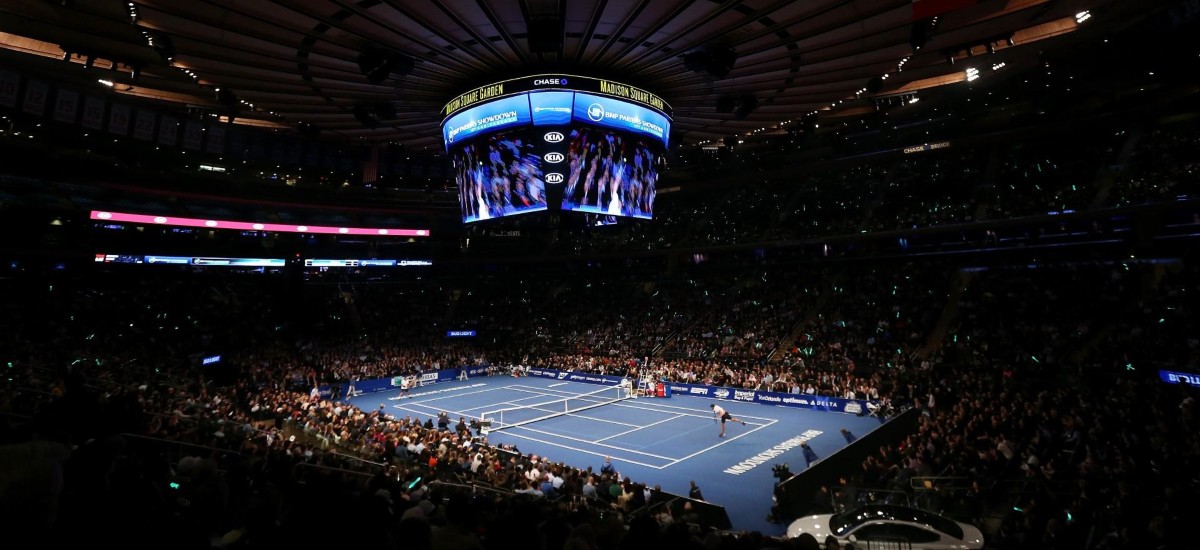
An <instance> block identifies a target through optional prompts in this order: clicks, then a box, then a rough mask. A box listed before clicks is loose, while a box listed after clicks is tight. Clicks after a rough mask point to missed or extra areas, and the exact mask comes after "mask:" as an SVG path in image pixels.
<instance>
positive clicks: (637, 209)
mask: <svg viewBox="0 0 1200 550" xmlns="http://www.w3.org/2000/svg"><path fill="white" fill-rule="evenodd" d="M669 109H670V107H669V106H668V105H667V104H666V102H665V101H663V100H662V99H661V98H659V97H658V96H656V95H654V94H652V93H650V92H648V91H646V90H643V89H640V88H636V87H633V86H629V85H626V84H621V83H616V82H611V81H607V80H602V79H593V78H586V77H576V76H570V75H534V76H530V77H522V78H517V79H510V80H506V81H503V82H498V83H495V84H491V85H487V86H482V87H479V88H476V89H474V90H470V91H468V92H466V93H464V94H461V95H460V96H458V97H456V98H454V99H453V100H451V101H450V102H449V103H447V104H446V107H445V108H444V110H443V112H444V114H445V116H446V118H445V119H444V123H443V128H442V132H443V138H444V139H445V147H446V151H447V152H448V153H449V156H450V159H451V162H452V164H453V167H454V171H455V180H456V183H457V184H458V190H459V205H460V208H461V212H462V219H463V221H464V223H471V222H477V221H481V220H487V219H495V218H501V217H505V216H511V215H514V214H522V213H526V212H537V211H542V210H548V209H549V208H548V206H549V203H551V202H553V203H554V204H555V205H556V206H557V205H558V204H561V205H562V206H561V207H562V209H563V210H567V211H578V212H583V213H587V214H593V215H599V216H604V217H606V219H611V218H609V217H611V216H628V217H635V218H644V219H648V218H650V217H651V215H652V212H653V205H654V199H655V185H656V184H657V179H658V171H659V169H660V168H661V166H662V164H663V162H662V161H663V157H662V156H663V153H664V152H665V151H666V148H667V145H668V143H667V141H668V136H669V135H670V131H671V128H670V124H671V120H670V116H669V115H668V113H669ZM547 191H549V196H548V195H547ZM560 194H561V195H562V196H560Z"/></svg>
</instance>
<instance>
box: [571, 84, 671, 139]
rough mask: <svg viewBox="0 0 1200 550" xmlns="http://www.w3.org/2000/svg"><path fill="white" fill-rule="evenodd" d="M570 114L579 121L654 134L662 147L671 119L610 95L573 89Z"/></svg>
mask: <svg viewBox="0 0 1200 550" xmlns="http://www.w3.org/2000/svg"><path fill="white" fill-rule="evenodd" d="M572 114H573V118H574V119H575V120H577V121H579V122H583V123H591V124H599V125H601V126H608V127H609V128H615V129H617V130H624V131H627V132H634V133H638V134H645V135H649V136H653V137H654V138H656V139H658V140H659V141H662V143H663V146H664V147H665V146H667V136H668V135H669V134H670V132H671V123H670V122H669V121H667V117H666V116H664V115H662V114H660V113H657V112H655V111H652V110H650V109H647V108H645V107H640V106H638V105H634V104H633V103H629V102H627V101H622V100H619V99H613V98H610V97H603V96H598V95H592V94H584V93H576V94H575V107H574V109H573V111H572Z"/></svg>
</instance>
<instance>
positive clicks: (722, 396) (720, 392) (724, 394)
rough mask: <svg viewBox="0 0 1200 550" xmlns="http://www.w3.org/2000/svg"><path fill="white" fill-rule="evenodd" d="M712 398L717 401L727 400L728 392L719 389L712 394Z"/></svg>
mask: <svg viewBox="0 0 1200 550" xmlns="http://www.w3.org/2000/svg"><path fill="white" fill-rule="evenodd" d="M713 397H716V398H717V399H729V390H727V389H725V388H721V389H719V390H717V391H715V392H713Z"/></svg>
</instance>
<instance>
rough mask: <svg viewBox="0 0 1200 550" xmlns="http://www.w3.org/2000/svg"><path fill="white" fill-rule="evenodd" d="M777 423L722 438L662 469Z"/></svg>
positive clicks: (773, 422) (774, 421)
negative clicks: (718, 441) (714, 443)
mask: <svg viewBox="0 0 1200 550" xmlns="http://www.w3.org/2000/svg"><path fill="white" fill-rule="evenodd" d="M777 422H779V420H771V422H769V423H767V424H764V425H762V426H757V427H754V428H751V429H750V430H748V431H747V432H746V433H743V434H741V435H735V436H733V437H729V438H722V441H721V442H720V443H717V444H716V445H711V446H709V447H706V448H704V449H700V450H699V451H696V452H694V453H692V454H690V455H687V456H685V457H683V458H680V459H677V460H675V462H672V463H670V464H667V465H666V466H663V468H667V467H670V466H674V465H676V464H679V463H680V462H683V461H685V460H687V459H689V458H692V457H694V456H696V455H701V454H704V453H707V452H708V451H711V450H713V449H716V448H717V447H720V446H721V445H724V444H726V443H728V442H730V441H733V440H735V439H741V438H743V437H746V436H748V435H750V434H752V433H754V432H757V431H758V430H762V429H766V428H768V427H770V426H771V425H773V424H775V423H777Z"/></svg>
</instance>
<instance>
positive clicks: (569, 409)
mask: <svg viewBox="0 0 1200 550" xmlns="http://www.w3.org/2000/svg"><path fill="white" fill-rule="evenodd" d="M632 397H633V388H632V387H630V386H629V385H627V384H622V385H618V386H607V387H605V388H604V389H600V390H596V391H591V392H588V393H583V394H579V395H572V396H570V397H560V398H557V399H552V400H548V401H543V402H541V403H533V404H529V405H517V406H514V407H506V408H503V409H496V410H494V411H488V412H485V413H483V414H482V415H480V417H481V419H482V421H483V423H484V425H485V426H487V427H488V429H489V431H496V430H503V429H505V428H514V427H516V426H522V425H525V424H529V423H530V422H540V421H542V420H546V419H549V418H554V417H556V416H564V415H568V414H571V413H576V412H579V411H585V410H587V409H593V408H596V407H600V406H603V405H609V404H612V403H616V402H618V401H624V400H626V399H630V398H632Z"/></svg>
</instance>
